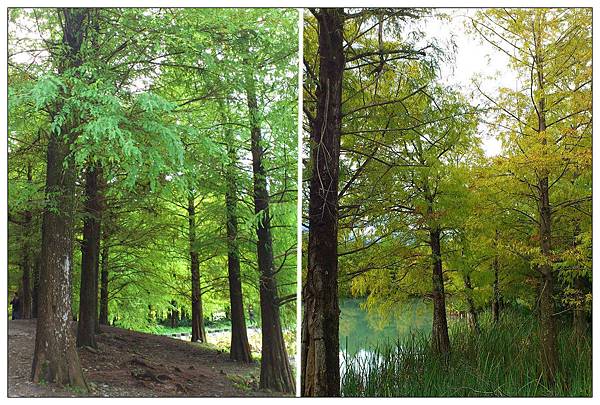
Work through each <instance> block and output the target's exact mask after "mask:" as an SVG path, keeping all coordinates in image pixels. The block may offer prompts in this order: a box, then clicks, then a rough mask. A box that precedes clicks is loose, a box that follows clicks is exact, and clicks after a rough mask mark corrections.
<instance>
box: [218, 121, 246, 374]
mask: <svg viewBox="0 0 600 405" xmlns="http://www.w3.org/2000/svg"><path fill="white" fill-rule="evenodd" d="M226 142H227V154H228V155H229V159H230V162H229V166H228V168H227V191H226V193H225V205H226V209H227V270H228V275H229V302H230V305H231V348H230V350H229V357H230V358H231V359H232V360H236V361H241V362H244V363H250V362H252V354H251V352H250V344H249V343H248V332H247V330H246V318H245V313H244V301H243V295H242V280H241V277H240V251H239V246H238V241H237V234H238V222H237V213H236V209H237V185H236V181H235V171H234V170H235V164H236V162H237V156H236V152H235V147H234V145H233V139H232V136H231V134H230V133H229V132H228V133H227V139H226Z"/></svg>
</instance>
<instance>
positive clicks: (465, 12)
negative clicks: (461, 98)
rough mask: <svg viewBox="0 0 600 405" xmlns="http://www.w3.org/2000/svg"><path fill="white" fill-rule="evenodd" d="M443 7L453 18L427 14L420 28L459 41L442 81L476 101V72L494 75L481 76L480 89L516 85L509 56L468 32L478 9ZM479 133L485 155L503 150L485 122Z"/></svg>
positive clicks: (443, 70) (478, 98)
mask: <svg viewBox="0 0 600 405" xmlns="http://www.w3.org/2000/svg"><path fill="white" fill-rule="evenodd" d="M441 11H442V12H443V13H446V14H449V15H450V16H451V20H450V21H448V20H443V21H440V20H436V19H432V18H427V19H426V20H424V21H423V24H422V25H421V28H422V29H423V31H424V32H425V35H426V37H427V38H438V40H442V41H445V40H450V38H453V39H454V42H455V44H456V61H455V64H454V65H450V64H444V65H442V67H441V75H442V77H441V79H442V82H443V83H445V84H448V85H453V86H457V87H460V88H461V90H462V92H463V93H464V94H466V95H467V97H468V98H469V99H471V100H472V101H473V102H474V103H475V104H477V103H478V102H479V101H481V103H483V99H482V96H480V95H479V92H478V91H477V89H476V88H475V86H474V85H473V84H472V81H473V79H474V78H475V77H476V76H481V77H485V76H495V77H494V79H493V80H483V79H482V80H478V82H480V83H481V89H482V90H483V91H485V92H486V94H488V95H493V94H495V93H496V91H497V89H498V88H500V87H508V88H515V85H516V80H517V78H516V74H515V73H514V71H512V70H510V69H509V66H508V65H509V60H508V56H507V55H505V54H504V53H502V52H500V51H498V50H496V49H495V48H494V47H493V46H492V45H490V44H488V43H487V42H482V41H481V40H480V39H479V38H478V37H476V36H475V35H472V34H468V33H467V32H466V29H465V23H466V22H468V16H474V14H475V11H476V10H475V9H443V10H441ZM479 135H480V137H481V138H482V147H483V149H484V151H485V154H486V156H494V155H497V154H499V153H500V150H501V143H500V141H499V140H498V139H497V138H496V136H495V134H490V133H488V130H487V127H486V126H485V125H480V127H479Z"/></svg>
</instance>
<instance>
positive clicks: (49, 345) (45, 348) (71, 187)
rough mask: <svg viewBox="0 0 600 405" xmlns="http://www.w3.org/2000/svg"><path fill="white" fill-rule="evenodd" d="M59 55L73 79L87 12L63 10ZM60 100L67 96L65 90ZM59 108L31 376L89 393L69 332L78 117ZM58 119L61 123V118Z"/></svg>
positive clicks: (52, 141) (50, 157) (48, 175)
mask: <svg viewBox="0 0 600 405" xmlns="http://www.w3.org/2000/svg"><path fill="white" fill-rule="evenodd" d="M58 14H59V18H60V19H61V21H62V22H63V24H62V46H63V49H64V50H63V52H61V53H60V54H59V55H57V57H56V60H55V64H56V66H57V69H58V71H59V73H60V74H62V75H65V76H72V75H74V76H76V75H77V74H78V72H77V68H78V67H79V66H80V65H81V64H82V54H81V48H82V44H83V42H84V40H85V33H86V30H87V29H88V24H89V19H90V17H91V16H90V13H89V10H87V9H61V10H59V11H58ZM64 91H65V95H64V97H68V95H69V91H70V89H69V87H66V88H65V90H64ZM61 109H62V105H60V104H58V103H57V104H56V105H54V106H53V109H52V112H53V114H52V116H53V118H54V122H55V123H58V122H62V124H57V126H56V127H55V128H53V131H52V132H51V133H50V134H49V140H48V152H47V169H46V196H47V200H48V203H47V206H46V208H45V210H44V214H43V228H42V254H41V269H40V291H39V301H40V302H39V304H38V321H37V328H36V340H35V352H34V355H33V365H32V373H31V378H32V380H33V381H34V382H40V381H42V380H45V381H49V382H56V383H58V384H61V385H71V386H74V387H81V388H84V389H87V384H86V382H85V380H84V378H83V373H82V371H81V365H80V364H79V356H78V355H77V352H76V350H75V339H74V336H73V334H72V329H71V271H72V263H73V262H72V253H73V252H72V247H73V210H74V200H75V164H74V159H73V157H72V155H71V154H70V152H71V145H72V144H73V143H74V142H75V139H76V137H77V131H76V129H77V127H78V125H79V122H78V119H77V117H75V116H73V115H72V114H67V115H66V116H65V115H64V112H63V111H61ZM59 119H60V120H59Z"/></svg>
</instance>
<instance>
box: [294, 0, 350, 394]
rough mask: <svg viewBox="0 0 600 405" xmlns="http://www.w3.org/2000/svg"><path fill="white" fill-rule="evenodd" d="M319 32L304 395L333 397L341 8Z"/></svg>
mask: <svg viewBox="0 0 600 405" xmlns="http://www.w3.org/2000/svg"><path fill="white" fill-rule="evenodd" d="M315 17H316V19H317V22H318V25H319V28H318V32H319V38H318V42H319V58H320V59H319V80H318V85H317V94H316V97H317V100H318V101H317V110H316V111H317V115H316V118H315V120H314V122H313V123H312V130H311V140H310V150H311V165H312V166H311V172H312V173H311V178H310V186H309V187H310V197H309V210H308V217H309V226H308V227H309V236H308V271H307V273H306V281H305V282H304V286H303V288H302V301H303V303H304V319H303V321H302V355H301V359H302V368H301V370H302V395H303V396H337V395H339V388H340V369H339V355H338V353H339V342H338V335H339V303H338V294H337V290H338V277H337V274H338V259H337V245H338V240H337V231H338V224H337V221H338V175H339V174H338V173H339V157H340V136H341V125H342V80H343V74H344V66H345V62H344V60H345V55H344V48H343V39H344V38H343V33H344V17H343V10H341V9H322V10H319V11H318V12H316V13H315Z"/></svg>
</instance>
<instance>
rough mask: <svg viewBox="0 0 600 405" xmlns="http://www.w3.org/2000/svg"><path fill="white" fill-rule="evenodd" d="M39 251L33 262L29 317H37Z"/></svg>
mask: <svg viewBox="0 0 600 405" xmlns="http://www.w3.org/2000/svg"><path fill="white" fill-rule="evenodd" d="M40 260H41V257H40V253H39V252H38V253H36V255H35V260H34V262H33V275H32V279H33V286H32V288H31V317H32V318H37V317H38V296H39V290H40V266H41V261H40Z"/></svg>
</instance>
